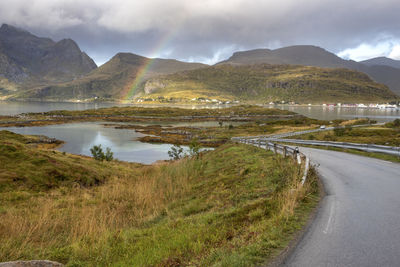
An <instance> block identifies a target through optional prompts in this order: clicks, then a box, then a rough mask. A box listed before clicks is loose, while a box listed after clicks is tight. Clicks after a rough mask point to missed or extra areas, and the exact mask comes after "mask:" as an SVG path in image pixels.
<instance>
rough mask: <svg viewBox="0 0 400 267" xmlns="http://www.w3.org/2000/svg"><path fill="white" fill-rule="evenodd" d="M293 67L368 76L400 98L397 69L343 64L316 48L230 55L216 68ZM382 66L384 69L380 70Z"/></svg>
mask: <svg viewBox="0 0 400 267" xmlns="http://www.w3.org/2000/svg"><path fill="white" fill-rule="evenodd" d="M260 63H267V64H295V65H305V66H315V67H323V68H347V69H352V70H357V71H361V72H364V73H366V74H368V75H369V76H370V77H371V78H372V79H374V80H375V81H376V82H379V83H383V84H385V85H387V86H388V87H389V88H390V90H392V91H393V92H395V93H396V94H398V95H400V69H397V68H394V67H393V66H389V65H387V64H376V65H374V66H370V64H369V63H368V62H367V64H363V62H361V63H359V62H355V61H352V60H344V59H342V58H340V57H338V56H336V55H335V54H333V53H331V52H329V51H326V50H324V49H322V48H320V47H317V46H311V45H297V46H289V47H283V48H279V49H275V50H269V49H256V50H250V51H242V52H236V53H234V54H233V55H232V56H231V57H230V58H229V59H227V60H225V61H222V62H220V63H218V64H234V65H237V64H260ZM383 65H384V66H383Z"/></svg>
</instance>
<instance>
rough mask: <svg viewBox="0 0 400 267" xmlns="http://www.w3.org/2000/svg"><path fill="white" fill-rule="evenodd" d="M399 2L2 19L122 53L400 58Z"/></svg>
mask: <svg viewBox="0 0 400 267" xmlns="http://www.w3.org/2000/svg"><path fill="white" fill-rule="evenodd" d="M398 14H400V2H399V1H398V0H379V1H378V0H354V1H351V0H347V1H345V0H335V1H334V0H325V1H323V0H304V1H299V0H280V1H268V0H195V1H192V0H169V1H165V0H148V1H143V0H140V1H128V0H126V1H125V0H113V1H108V0H107V1H106V0H86V1H78V0H30V1H28V0H13V1H6V0H0V18H1V20H2V21H1V22H3V23H9V24H13V25H16V26H19V27H22V28H25V29H27V30H30V31H32V32H34V33H35V34H38V35H42V36H50V37H52V38H53V39H56V40H57V39H61V38H65V37H69V38H72V39H74V40H76V41H77V42H78V43H79V45H80V46H81V48H82V49H83V50H85V51H86V52H87V53H88V54H89V55H91V56H92V57H94V59H95V60H96V61H97V62H104V61H105V60H107V59H108V58H110V57H111V56H113V55H114V54H115V53H117V52H119V51H130V52H134V53H138V54H143V55H146V56H160V57H171V58H178V59H183V60H193V61H198V60H200V61H203V62H209V63H213V62H215V61H218V60H221V59H224V58H225V57H228V56H229V55H230V54H231V53H232V52H233V51H235V50H242V49H251V48H258V47H268V48H277V47H280V46H286V45H294V44H314V45H318V46H322V47H324V48H326V49H328V50H330V51H333V52H335V53H339V52H340V55H341V56H344V57H352V58H356V59H362V58H363V57H366V56H368V55H369V54H370V55H371V56H375V55H391V56H392V57H397V56H400V55H399V52H396V51H399V49H400V48H399V47H400V46H399V45H400V42H399V40H400V20H399V19H398V17H399V15H398Z"/></svg>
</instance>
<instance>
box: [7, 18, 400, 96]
mask: <svg viewBox="0 0 400 267" xmlns="http://www.w3.org/2000/svg"><path fill="white" fill-rule="evenodd" d="M293 65H297V66H293ZM304 66H313V67H304ZM337 68H339V69H337ZM336 69H337V70H336ZM361 72H363V73H365V74H367V75H368V76H369V77H368V76H367V75H364V74H362V73H361ZM285 73H286V74H287V75H286V74H285ZM285 75H286V76H285ZM212 77H218V79H219V80H218V79H215V78H212ZM238 77H240V78H238ZM273 77H275V78H276V79H274V78H273ZM200 78H201V79H200ZM371 78H372V79H371ZM202 79H203V80H202ZM183 81H184V82H183ZM233 81H235V82H233ZM246 81H251V82H249V83H246ZM376 82H379V83H382V84H385V85H387V86H388V87H389V88H390V90H391V91H393V92H395V93H397V94H398V95H399V94H400V61H396V60H391V59H388V58H375V59H371V60H367V61H363V62H355V61H351V60H344V59H342V58H340V57H338V56H336V55H335V54H333V53H330V52H328V51H326V50H324V49H322V48H320V47H316V46H304V45H303V46H290V47H284V48H280V49H276V50H270V49H256V50H249V51H241V52H236V53H234V54H233V55H232V56H231V57H230V58H229V59H227V60H224V61H222V62H219V63H217V64H216V65H214V66H208V65H205V64H201V63H187V62H182V61H178V60H174V59H158V58H156V59H150V58H146V57H143V56H139V55H135V54H131V53H118V54H116V55H115V56H114V57H113V58H111V59H110V60H109V61H108V62H106V63H105V64H103V65H102V66H100V67H97V66H96V64H95V63H94V61H93V60H92V59H91V58H90V57H89V56H88V55H87V54H86V53H85V52H82V51H81V50H80V48H79V47H78V45H77V44H76V43H75V42H74V41H73V40H71V39H64V40H61V41H58V42H55V41H53V40H51V39H49V38H41V37H37V36H35V35H33V34H31V33H29V32H27V31H25V30H22V29H19V28H16V27H13V26H10V25H6V24H3V25H2V26H1V28H0V97H1V96H3V97H2V98H3V99H6V98H7V99H34V100H53V101H60V100H61V101H64V100H77V99H95V98H96V99H100V100H121V99H132V98H136V97H146V96H151V95H157V96H158V97H161V95H160V94H161V93H163V92H164V93H165V94H166V95H165V97H167V96H168V97H177V98H179V97H180V98H182V94H186V95H184V97H183V99H189V98H190V97H193V96H197V97H199V96H205V95H206V94H212V95H213V96H215V97H216V96H218V95H220V96H221V97H222V96H224V97H225V98H227V99H235V98H238V99H257V98H259V97H261V96H262V97H263V98H264V100H267V99H274V100H279V99H281V98H286V99H289V98H290V99H291V100H293V101H298V100H301V99H303V100H305V99H304V97H303V96H304V95H305V94H306V95H308V96H309V97H311V98H312V99H313V100H316V101H317V100H320V101H322V100H328V99H329V100H330V101H334V100H337V101H339V100H340V101H351V100H352V97H353V98H354V100H356V99H357V100H363V99H364V100H371V101H373V100H374V99H375V100H376V101H378V100H379V101H384V100H385V101H386V100H387V101H389V100H393V99H398V96H396V95H395V94H393V93H392V92H391V91H390V90H388V88H387V87H386V86H384V85H380V84H378V83H376ZM182 86H183V87H184V88H182ZM335 86H336V89H335ZM227 88H231V89H227ZM272 88H273V90H272ZM182 89H184V90H182ZM174 90H176V91H174ZM335 90H336V91H335ZM299 92H303V93H302V94H301V93H299ZM290 95H291V96H294V97H289V96H290ZM324 98H326V99H324Z"/></svg>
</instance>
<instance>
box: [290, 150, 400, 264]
mask: <svg viewBox="0 0 400 267" xmlns="http://www.w3.org/2000/svg"><path fill="white" fill-rule="evenodd" d="M300 151H301V152H303V153H304V154H306V155H308V156H309V157H310V158H311V161H312V163H314V164H319V167H317V169H318V172H319V174H320V175H321V179H322V182H323V184H324V186H325V191H326V196H325V197H324V199H323V200H322V203H321V207H320V209H319V210H318V213H317V215H316V217H315V219H314V221H313V222H312V223H311V225H310V227H309V229H308V230H307V232H306V233H305V234H304V236H303V238H302V239H301V240H300V242H299V243H298V245H297V246H296V248H295V249H294V251H293V252H292V253H291V254H290V255H289V256H288V258H287V259H286V261H285V262H284V263H283V266H307V267H313V266H363V267H365V266H400V164H398V163H391V162H388V161H383V160H378V159H373V158H367V157H362V156H357V155H353V154H348V153H343V152H336V151H328V150H318V149H312V148H300Z"/></svg>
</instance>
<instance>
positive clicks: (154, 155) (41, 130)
mask: <svg viewBox="0 0 400 267" xmlns="http://www.w3.org/2000/svg"><path fill="white" fill-rule="evenodd" d="M0 130H8V131H13V132H15V133H19V134H28V135H46V136H49V137H53V138H57V139H59V140H63V141H65V142H66V143H65V144H64V145H63V146H62V147H60V148H58V150H60V151H65V152H68V153H73V154H81V155H87V156H91V153H90V148H91V147H92V146H94V145H99V144H101V145H102V147H104V148H105V147H110V148H111V150H112V151H113V152H114V157H115V158H117V159H119V160H124V161H131V162H140V163H145V164H150V163H153V162H155V161H157V160H166V159H169V157H168V150H170V148H171V145H169V144H148V143H142V142H139V141H137V138H138V137H140V136H143V135H142V134H140V133H137V132H135V131H133V130H127V129H114V128H111V127H104V126H102V125H101V124H100V123H73V124H62V125H49V126H44V127H22V128H19V127H8V128H0Z"/></svg>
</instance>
